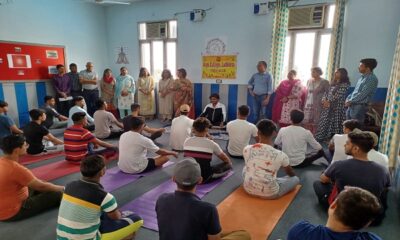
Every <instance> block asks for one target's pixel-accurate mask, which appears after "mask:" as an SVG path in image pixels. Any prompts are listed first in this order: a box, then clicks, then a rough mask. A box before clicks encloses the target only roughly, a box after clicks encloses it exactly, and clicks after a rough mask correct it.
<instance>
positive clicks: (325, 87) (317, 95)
mask: <svg viewBox="0 0 400 240" xmlns="http://www.w3.org/2000/svg"><path fill="white" fill-rule="evenodd" d="M321 75H322V70H321V68H319V67H313V68H311V77H312V78H311V79H310V80H308V82H307V99H306V104H305V106H304V120H303V123H304V127H305V128H307V129H308V130H310V131H311V132H312V133H313V134H315V132H316V130H317V129H316V128H317V126H318V122H319V118H320V114H321V111H322V97H323V96H324V94H325V93H326V92H328V91H329V81H328V80H326V79H323V78H321Z"/></svg>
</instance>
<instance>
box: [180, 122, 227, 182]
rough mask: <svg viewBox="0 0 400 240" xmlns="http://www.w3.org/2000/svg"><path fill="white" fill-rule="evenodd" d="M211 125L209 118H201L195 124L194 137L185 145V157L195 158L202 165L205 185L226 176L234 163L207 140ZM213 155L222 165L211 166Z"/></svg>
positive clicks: (216, 145) (214, 143)
mask: <svg viewBox="0 0 400 240" xmlns="http://www.w3.org/2000/svg"><path fill="white" fill-rule="evenodd" d="M211 126H212V125H211V123H210V121H209V120H208V119H207V118H204V117H200V118H197V119H196V120H195V121H194V122H193V134H194V136H193V137H190V138H188V139H186V141H185V143H184V144H183V151H184V156H185V157H193V158H194V159H196V161H197V162H198V163H199V164H200V167H201V176H202V177H203V183H207V182H210V181H213V180H215V179H218V178H221V177H223V176H225V175H226V174H227V173H228V172H229V171H230V170H231V169H232V162H231V160H230V159H229V157H228V156H227V155H226V154H225V153H224V152H223V151H222V149H221V147H220V146H219V145H218V144H217V143H216V142H214V141H212V140H210V139H209V138H207V134H208V130H209V128H211ZM213 154H215V155H217V156H218V158H219V159H221V160H222V163H220V164H218V165H214V166H211V160H212V156H213Z"/></svg>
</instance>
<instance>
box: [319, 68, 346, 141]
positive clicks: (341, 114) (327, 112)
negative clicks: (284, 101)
mask: <svg viewBox="0 0 400 240" xmlns="http://www.w3.org/2000/svg"><path fill="white" fill-rule="evenodd" d="M349 87H350V81H349V76H348V74H347V70H346V69H345V68H339V69H337V70H336V72H335V78H334V79H333V81H332V83H331V87H330V89H329V92H327V93H326V94H325V95H324V97H323V98H322V107H323V110H322V112H321V117H320V121H319V124H318V130H317V133H316V135H315V138H316V139H317V140H318V141H319V142H322V141H325V140H328V139H330V138H331V137H332V136H333V135H334V134H342V133H343V125H342V124H343V122H344V120H346V109H345V107H344V103H345V101H346V93H347V90H348V89H349Z"/></svg>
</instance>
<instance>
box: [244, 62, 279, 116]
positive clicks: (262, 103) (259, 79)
mask: <svg viewBox="0 0 400 240" xmlns="http://www.w3.org/2000/svg"><path fill="white" fill-rule="evenodd" d="M257 70H258V73H255V74H254V75H253V76H252V77H251V78H250V80H249V83H248V89H249V93H250V95H251V96H253V114H254V120H255V122H258V121H259V120H260V119H261V118H265V117H266V115H267V108H266V106H267V105H268V102H269V98H270V96H271V94H272V92H273V90H272V81H273V79H272V75H271V74H270V73H269V72H267V63H266V62H265V61H259V62H258V64H257ZM260 112H261V116H260Z"/></svg>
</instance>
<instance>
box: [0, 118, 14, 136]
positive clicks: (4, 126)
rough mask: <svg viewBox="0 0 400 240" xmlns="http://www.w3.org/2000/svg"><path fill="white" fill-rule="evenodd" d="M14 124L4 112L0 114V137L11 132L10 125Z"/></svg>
mask: <svg viewBox="0 0 400 240" xmlns="http://www.w3.org/2000/svg"><path fill="white" fill-rule="evenodd" d="M12 125H15V123H14V121H13V120H12V119H11V118H10V117H9V116H7V115H5V114H4V113H2V114H0V139H3V138H5V137H7V136H9V135H11V134H12V132H11V130H10V127H11V126H12Z"/></svg>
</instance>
